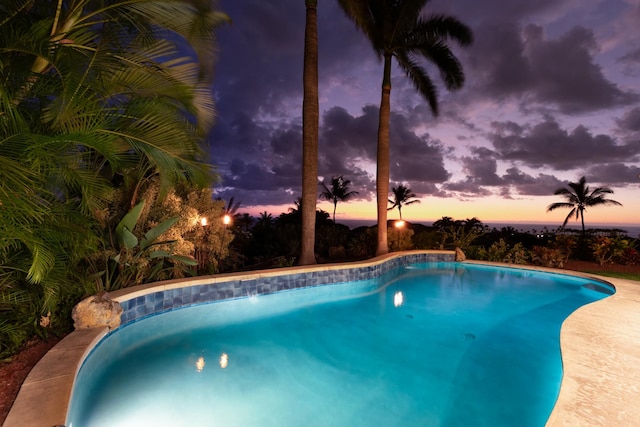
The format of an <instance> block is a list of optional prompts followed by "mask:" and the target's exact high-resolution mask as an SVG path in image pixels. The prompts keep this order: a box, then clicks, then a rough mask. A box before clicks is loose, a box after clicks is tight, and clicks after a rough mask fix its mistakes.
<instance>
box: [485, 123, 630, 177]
mask: <svg viewBox="0 0 640 427" xmlns="http://www.w3.org/2000/svg"><path fill="white" fill-rule="evenodd" d="M492 127H493V132H492V133H491V134H490V135H489V139H490V140H491V142H492V144H493V147H494V149H495V151H496V152H497V155H498V158H499V159H501V160H505V161H517V162H521V163H523V164H527V165H528V166H530V167H551V168H552V169H555V170H562V171H566V170H571V169H576V168H584V167H586V166H587V165H590V164H593V162H594V161H595V162H599V163H608V162H625V161H627V162H628V161H634V159H638V156H639V155H640V153H639V152H638V150H637V147H634V146H633V145H631V144H620V143H618V142H617V141H616V140H614V139H613V138H612V137H611V136H608V135H593V134H592V133H591V132H589V130H588V129H587V128H586V127H584V126H582V125H579V126H577V127H576V128H574V129H573V130H572V131H570V132H569V131H566V130H564V129H562V128H561V127H560V125H559V124H558V123H557V122H556V121H555V120H553V119H551V118H548V119H547V120H545V121H542V122H539V123H537V124H535V125H527V126H523V125H518V124H516V123H513V122H494V123H492Z"/></svg>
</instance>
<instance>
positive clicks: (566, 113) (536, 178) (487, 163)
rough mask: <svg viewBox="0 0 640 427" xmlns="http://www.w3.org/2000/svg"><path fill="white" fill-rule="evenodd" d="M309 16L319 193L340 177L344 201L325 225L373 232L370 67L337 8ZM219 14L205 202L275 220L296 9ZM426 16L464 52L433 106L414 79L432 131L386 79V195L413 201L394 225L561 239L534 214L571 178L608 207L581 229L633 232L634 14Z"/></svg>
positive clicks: (560, 0) (454, 6) (290, 140)
mask: <svg viewBox="0 0 640 427" xmlns="http://www.w3.org/2000/svg"><path fill="white" fill-rule="evenodd" d="M318 3H319V4H318V38H319V94H320V140H319V141H320V142H319V156H320V163H319V175H320V177H319V179H322V178H324V179H326V180H327V182H328V181H330V179H331V177H332V176H334V175H344V177H345V178H346V179H349V180H351V181H352V189H353V190H355V191H358V192H359V196H358V198H357V199H356V200H354V201H351V202H348V203H339V204H338V211H337V220H338V222H339V221H340V220H344V219H375V217H376V207H375V156H376V154H375V153H376V142H377V138H376V133H377V126H378V108H379V102H380V87H381V82H382V71H383V70H382V62H381V61H379V60H378V58H377V56H376V55H375V53H374V51H373V49H372V48H371V45H370V43H369V42H368V41H367V40H366V39H365V38H364V36H363V35H362V34H361V33H360V32H358V31H357V30H356V29H355V27H354V25H353V24H352V23H351V22H350V21H349V20H348V19H347V18H346V17H345V16H344V14H343V12H342V11H341V10H340V9H339V7H338V4H337V2H336V1H326V0H318ZM220 8H221V9H222V10H223V11H224V12H226V13H227V14H229V16H230V17H231V19H232V20H233V23H232V25H230V26H226V27H224V28H221V29H220V30H219V31H218V36H219V38H218V62H217V66H216V74H215V79H214V84H213V89H214V96H215V100H216V106H217V111H218V118H217V123H216V126H215V128H214V129H213V131H212V133H211V135H210V138H209V140H210V161H211V163H213V164H214V165H215V166H216V168H217V171H218V173H219V174H220V177H221V183H219V185H218V186H217V187H216V196H219V197H222V198H223V199H225V200H228V199H229V198H230V197H234V198H235V200H237V201H241V202H242V206H241V208H240V211H241V212H248V213H250V214H252V215H258V214H259V213H260V212H263V211H265V210H266V211H268V212H270V213H272V214H273V215H274V216H277V215H278V214H280V213H282V212H286V211H287V209H288V208H289V207H292V206H294V200H296V198H297V197H299V196H300V195H301V182H302V179H301V173H302V172H301V163H302V161H301V156H302V64H303V47H304V24H305V7H304V0H278V1H273V2H272V1H264V0H242V1H237V0H222V1H221V2H220ZM425 12H426V13H427V14H431V13H434V14H447V15H452V16H455V17H456V18H458V19H459V20H461V21H462V22H464V23H466V24H467V25H469V26H470V27H471V28H472V30H473V32H474V37H475V41H474V43H473V45H472V46H470V47H467V48H461V47H459V46H457V45H451V47H452V49H453V51H454V53H455V54H456V56H457V57H458V58H459V59H460V61H461V62H462V64H463V67H464V71H465V75H466V77H467V80H466V83H465V85H464V87H463V88H462V89H461V90H459V91H455V92H447V91H446V90H445V89H444V88H443V86H442V84H441V81H440V77H439V74H438V72H437V70H435V69H434V68H433V67H432V66H429V65H427V70H428V72H429V75H430V76H431V78H432V79H433V81H434V82H436V83H437V84H438V87H439V88H440V90H439V99H440V103H439V105H440V115H439V117H437V118H434V117H433V116H432V114H431V112H430V110H429V108H428V105H427V103H426V102H425V101H424V99H423V98H422V97H421V96H419V95H418V94H417V93H416V91H415V90H414V88H413V86H412V84H411V82H410V81H409V79H408V78H407V77H406V76H405V75H404V73H403V72H402V71H400V70H399V69H398V68H397V67H395V66H394V68H393V70H392V90H391V123H390V126H391V128H390V146H391V185H390V187H392V186H394V185H397V184H398V183H403V184H404V185H407V186H408V187H410V188H411V189H412V190H413V191H414V192H415V193H416V194H417V195H418V196H419V198H420V199H421V201H422V203H420V204H415V205H410V206H407V207H405V208H404V209H403V217H404V218H405V219H407V220H409V221H422V222H425V223H429V222H431V221H433V220H437V219H439V218H441V217H443V216H450V217H453V218H454V219H465V218H471V217H477V218H479V219H480V220H482V221H483V222H543V223H547V224H551V225H560V224H561V223H562V221H563V220H564V218H565V216H566V215H567V213H568V211H567V210H556V211H554V212H550V213H547V212H546V207H547V206H548V205H549V204H550V203H553V202H556V201H561V199H560V198H559V197H558V196H553V192H554V191H555V190H556V189H558V188H560V187H564V186H566V184H567V183H568V182H569V181H577V180H578V179H579V178H580V177H581V176H586V178H587V183H588V184H589V185H590V186H591V187H592V188H593V187H596V186H607V187H610V188H611V189H612V190H614V194H613V195H611V196H609V197H610V198H611V199H614V200H617V201H619V202H620V203H622V204H623V206H622V207H619V206H601V207H595V208H592V209H589V210H588V211H587V212H586V214H585V220H586V223H587V226H588V225H589V224H590V223H591V224H617V223H622V224H624V223H627V224H640V177H639V176H640V2H639V1H638V0H539V1H530V0H484V1H479V0H434V1H432V2H430V3H429V4H428V5H427V9H426V10H425ZM318 203H319V204H318V207H319V208H321V209H324V210H326V211H328V212H331V211H332V209H333V207H332V205H331V204H329V203H328V202H326V201H319V202H318ZM394 218H397V210H396V211H394V212H389V219H394ZM569 224H573V220H572V221H571V222H570V223H569Z"/></svg>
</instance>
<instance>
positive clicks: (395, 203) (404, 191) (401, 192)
mask: <svg viewBox="0 0 640 427" xmlns="http://www.w3.org/2000/svg"><path fill="white" fill-rule="evenodd" d="M391 192H392V193H393V200H391V199H389V203H391V205H392V206H391V207H390V208H387V210H388V211H390V210H393V209H394V208H396V207H397V208H398V213H399V214H400V220H402V206H406V205H412V204H414V203H420V200H418V199H415V197H417V196H416V195H415V194H414V192H413V191H411V189H410V188H409V187H405V186H404V185H402V184H400V185H398V186H397V187H393V188H392V189H391ZM411 199H413V200H411Z"/></svg>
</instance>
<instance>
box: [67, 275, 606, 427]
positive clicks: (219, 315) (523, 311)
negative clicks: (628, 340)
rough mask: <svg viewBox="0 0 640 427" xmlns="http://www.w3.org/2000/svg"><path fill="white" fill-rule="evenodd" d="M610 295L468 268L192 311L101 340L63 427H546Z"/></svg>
mask: <svg viewBox="0 0 640 427" xmlns="http://www.w3.org/2000/svg"><path fill="white" fill-rule="evenodd" d="M612 293H613V290H612V289H611V288H610V287H608V286H607V285H606V284H603V283H600V282H596V281H589V280H585V279H580V278H575V277H570V276H563V275H557V274H548V273H540V272H532V271H526V270H518V269H510V268H496V267H487V266H478V265H468V264H459V263H427V264H417V265H412V266H408V267H405V268H400V269H398V271H394V272H393V273H390V274H387V275H385V276H384V277H381V278H378V279H374V280H369V281H364V282H357V283H345V284H337V285H328V286H321V287H315V288H309V289H302V290H295V291H287V292H282V293H278V294H272V295H264V296H257V297H249V298H243V299H236V300H230V301H225V302H216V303H210V304H203V305H199V306H192V307H187V308H182V309H179V310H175V311H171V312H167V313H163V314H160V315H156V316H151V317H147V318H144V319H142V320H140V321H137V322H134V323H132V324H129V325H126V326H125V327H123V328H121V329H120V330H117V331H116V332H115V333H112V334H111V335H109V336H108V337H106V338H105V339H104V340H103V341H102V342H101V343H100V344H99V345H98V346H97V347H96V348H95V349H94V351H93V352H92V353H91V355H90V356H89V357H88V358H87V360H86V361H85V363H84V364H83V366H82V368H81V370H80V372H79V374H78V377H77V380H76V384H75V387H74V392H73V397H72V401H71V407H70V410H69V414H68V418H67V422H66V425H67V426H68V427H102V426H105V427H106V426H109V427H117V426H154V427H161V426H242V427H251V426H260V427H263V426H278V427H283V426H318V427H320V426H322V427H325V426H332V427H341V426H344V427H360V426H367V427H369V426H385V427H387V426H403V427H404V426H493V427H495V426H514V425H518V426H543V425H544V424H545V421H546V419H547V418H548V416H549V414H550V412H551V410H552V408H553V405H554V403H555V400H556V397H557V394H558V391H559V387H560V381H561V377H562V362H561V357H560V346H559V335H560V326H561V324H562V322H563V320H564V319H565V318H566V317H567V316H568V315H569V314H570V313H571V312H573V311H574V310H575V309H576V308H578V307H580V306H582V305H584V304H588V303H590V302H593V301H596V300H598V299H601V298H604V297H606V296H607V295H610V294H612Z"/></svg>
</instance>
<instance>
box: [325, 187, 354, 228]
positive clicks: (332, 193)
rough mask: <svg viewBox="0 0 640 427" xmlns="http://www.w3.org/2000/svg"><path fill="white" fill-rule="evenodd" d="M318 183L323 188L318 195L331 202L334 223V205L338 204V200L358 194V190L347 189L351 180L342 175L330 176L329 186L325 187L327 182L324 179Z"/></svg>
mask: <svg viewBox="0 0 640 427" xmlns="http://www.w3.org/2000/svg"><path fill="white" fill-rule="evenodd" d="M320 185H322V188H323V189H324V190H323V191H322V193H320V197H321V198H323V199H325V200H328V201H330V202H333V223H334V224H335V223H336V207H337V206H338V202H346V201H348V200H351V199H353V198H354V197H355V196H357V195H358V192H357V191H349V186H350V185H351V181H350V180H348V179H344V178H343V176H342V175H338V176H334V177H333V178H331V187H327V184H325V183H324V181H322V182H321V183H320Z"/></svg>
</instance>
